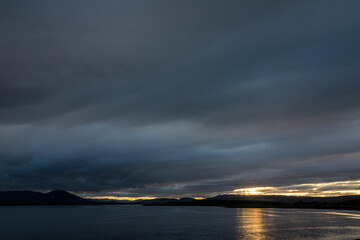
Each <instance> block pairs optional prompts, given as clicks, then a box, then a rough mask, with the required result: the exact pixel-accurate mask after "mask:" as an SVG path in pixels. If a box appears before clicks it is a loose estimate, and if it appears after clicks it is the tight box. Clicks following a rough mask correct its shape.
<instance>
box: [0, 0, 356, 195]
mask: <svg viewBox="0 0 360 240" xmlns="http://www.w3.org/2000/svg"><path fill="white" fill-rule="evenodd" d="M359 7H360V6H359V3H358V2H357V1H347V2H341V3H340V2H338V1H303V2H296V1H275V2H268V1H252V2H251V3H250V2H241V1H240V2H239V1H225V2H223V1H221V2H220V1H196V2H194V1H154V2H151V3H149V2H146V1H106V2H105V3H104V2H101V3H100V2H98V1H72V2H70V1H63V2H61V3H55V2H48V1H32V2H31V3H30V2H28V1H12V2H11V3H10V2H9V1H1V2H0V9H1V10H0V16H1V17H0V34H1V35H2V36H5V37H2V38H1V39H0V51H1V53H2V54H1V56H0V173H1V175H0V178H1V184H0V188H1V189H40V190H42V189H51V188H65V189H69V190H73V191H87V192H91V191H94V192H97V191H113V192H127V193H131V194H134V195H136V194H137V195H139V194H151V193H152V194H159V195H166V194H171V195H174V194H182V193H183V194H189V195H191V194H193V195H202V194H212V193H218V192H224V191H231V190H232V189H235V188H239V187H246V186H250V185H264V184H269V183H271V184H272V185H274V186H281V185H291V184H299V183H305V182H311V181H315V182H321V181H331V180H341V179H355V178H356V171H358V170H359V168H360V165H359V164H358V163H357V162H358V161H357V159H358V157H357V152H359V151H360V149H359V147H358V146H357V144H356V143H357V142H359V140H360V139H359V137H360V133H359V129H360V128H359V122H358V120H357V119H358V117H359V107H360V105H359V103H360V98H359V96H360V94H359V92H360V81H359V80H358V79H359V77H360V71H359V67H358V66H359V63H360V54H359V52H360V49H359V44H358V42H359V41H360V33H359V31H358V29H359V27H360V17H359V16H358V11H357V9H358V8H359Z"/></svg>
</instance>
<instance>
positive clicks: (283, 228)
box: [0, 205, 360, 240]
mask: <svg viewBox="0 0 360 240" xmlns="http://www.w3.org/2000/svg"><path fill="white" fill-rule="evenodd" d="M357 238H360V212H359V211H341V210H309V209H269V208H267V209H260V208H244V209H241V208H238V209H236V208H222V207H191V206H189V207H188V206H187V207H181V206H180V207H177V206H176V207H175V206H174V207H173V206H119V205H112V206H110V205H108V206H35V207H34V206H24V207H0V239H4V240H5V239H6V240H20V239H21V240H28V239H32V240H45V239H46V240H52V239H54V240H58V239H61V240H73V239H76V240H78V239H79V240H118V239H129V240H132V239H134V240H137V239H151V240H165V239H166V240H167V239H184V240H185V239H186V240H192V239H196V240H203V239H212V240H218V239H229V240H233V239H236V240H240V239H246V240H260V239H276V240H279V239H286V240H289V239H292V240H296V239H307V240H309V239H324V240H331V239H342V240H343V239H344V240H346V239H351V240H353V239H357Z"/></svg>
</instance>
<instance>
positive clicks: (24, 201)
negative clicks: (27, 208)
mask: <svg viewBox="0 0 360 240" xmlns="http://www.w3.org/2000/svg"><path fill="white" fill-rule="evenodd" d="M84 204H91V201H89V200H86V199H83V198H81V197H78V196H76V195H74V194H71V193H69V192H67V191H63V190H54V191H51V192H48V193H40V192H33V191H0V205H84Z"/></svg>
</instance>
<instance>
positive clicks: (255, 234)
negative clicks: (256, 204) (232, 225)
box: [237, 208, 266, 240]
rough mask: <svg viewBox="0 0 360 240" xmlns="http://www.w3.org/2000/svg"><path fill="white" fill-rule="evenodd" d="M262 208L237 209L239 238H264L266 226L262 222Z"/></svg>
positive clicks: (257, 239)
mask: <svg viewBox="0 0 360 240" xmlns="http://www.w3.org/2000/svg"><path fill="white" fill-rule="evenodd" d="M263 213H264V212H263V210H262V209H260V208H239V209H237V222H238V230H239V236H240V239H253V240H263V239H265V232H266V226H265V224H264V223H263V221H264V219H263V216H262V215H263Z"/></svg>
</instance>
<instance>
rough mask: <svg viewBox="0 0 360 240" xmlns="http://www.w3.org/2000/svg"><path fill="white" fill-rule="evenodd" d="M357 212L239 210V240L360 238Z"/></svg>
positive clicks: (359, 218)
mask: <svg viewBox="0 0 360 240" xmlns="http://www.w3.org/2000/svg"><path fill="white" fill-rule="evenodd" d="M359 220H360V214H359V213H358V212H356V211H341V210H334V211H332V210H330V211H329V210H311V209H310V210H309V209H261V208H243V209H241V208H239V209H237V231H238V240H279V239H294V240H295V239H296V240H306V239H321V240H329V239H330V240H340V239H341V240H344V239H349V240H352V239H358V238H360V221H359Z"/></svg>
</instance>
